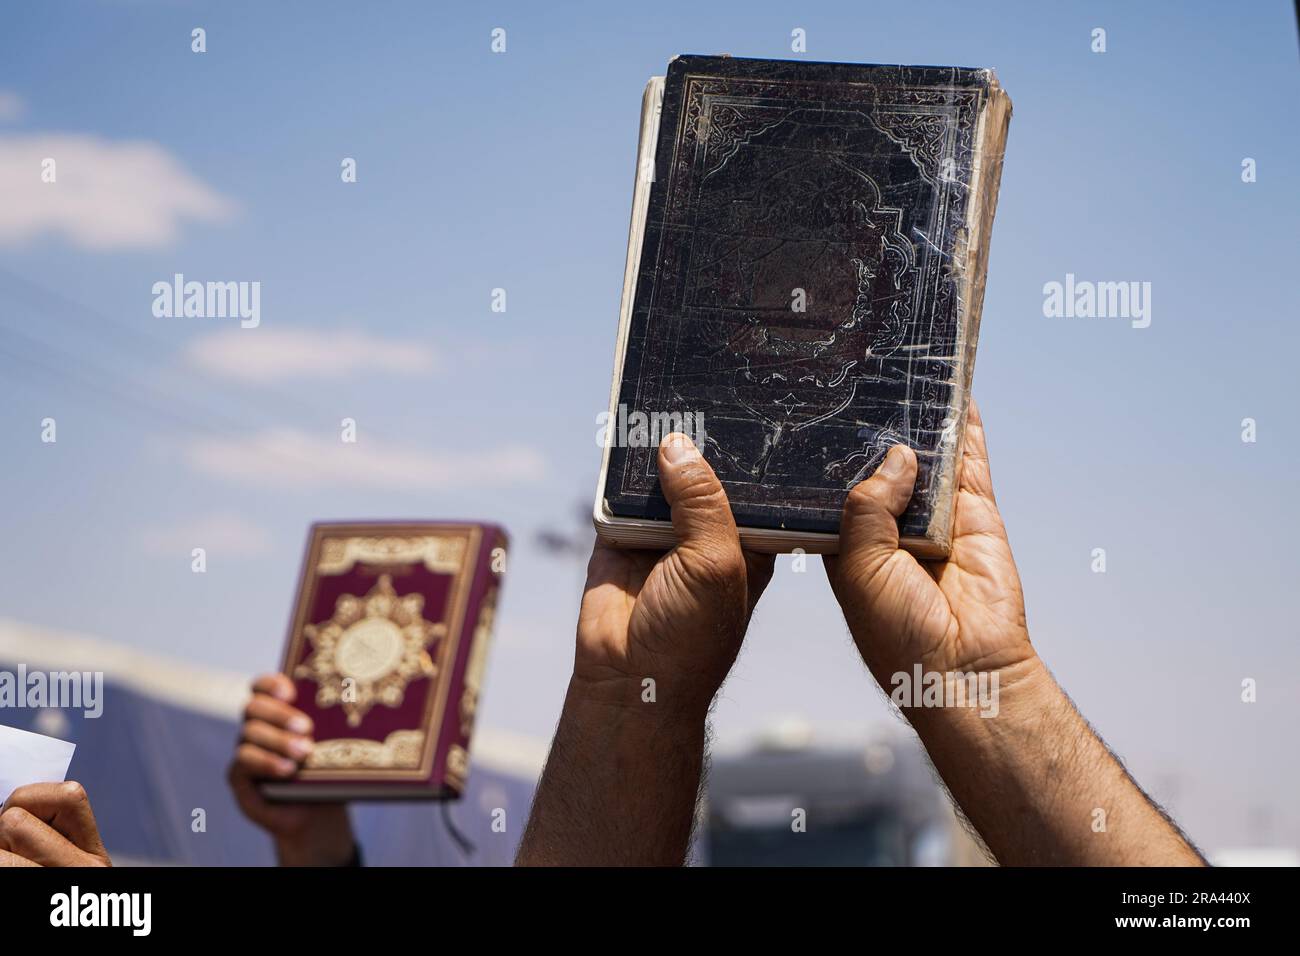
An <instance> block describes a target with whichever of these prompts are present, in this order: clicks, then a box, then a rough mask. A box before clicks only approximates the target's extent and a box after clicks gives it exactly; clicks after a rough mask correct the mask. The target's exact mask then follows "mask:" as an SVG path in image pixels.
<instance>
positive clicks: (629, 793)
mask: <svg viewBox="0 0 1300 956" xmlns="http://www.w3.org/2000/svg"><path fill="white" fill-rule="evenodd" d="M706 718H707V710H705V709H700V708H698V707H692V708H687V709H684V710H674V709H669V708H668V707H666V706H665V705H664V704H661V703H643V702H642V701H641V699H640V696H639V694H638V693H637V689H636V688H635V687H631V686H629V687H627V688H626V689H624V688H610V687H603V688H600V689H599V691H598V692H592V690H591V689H590V688H586V687H584V686H583V685H582V684H581V683H580V682H578V681H572V682H570V684H569V691H568V695H567V696H566V698H565V702H564V711H563V713H562V714H561V716H560V723H559V727H558V728H557V729H556V733H555V741H554V743H553V744H552V745H551V753H550V757H549V758H548V759H547V761H546V769H545V770H544V771H543V772H542V778H541V780H540V781H539V783H538V786H537V793H536V795H535V796H534V798H533V808H532V812H531V814H530V816H529V820H528V826H527V828H526V829H525V831H524V837H523V841H522V842H521V844H520V847H519V854H518V857H517V859H516V863H517V864H519V865H521V866H538V865H551V866H555V865H558V866H620V865H622V866H626V865H641V866H680V865H681V864H682V863H683V862H685V860H686V854H687V851H688V849H689V847H690V840H691V831H692V828H693V826H694V819H695V806H696V800H697V797H698V794H699V788H700V775H701V772H702V769H703V765H704V745H705V723H706Z"/></svg>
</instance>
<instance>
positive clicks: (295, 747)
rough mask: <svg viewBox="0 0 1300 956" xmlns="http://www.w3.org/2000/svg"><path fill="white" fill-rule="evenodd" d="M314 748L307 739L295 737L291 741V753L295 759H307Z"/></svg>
mask: <svg viewBox="0 0 1300 956" xmlns="http://www.w3.org/2000/svg"><path fill="white" fill-rule="evenodd" d="M314 746H315V745H314V744H312V742H311V741H310V740H308V739H307V738H306V737H295V738H294V739H293V740H291V741H289V753H291V754H293V755H294V756H295V757H305V756H307V755H308V754H309V753H311V752H312V749H313V747H314Z"/></svg>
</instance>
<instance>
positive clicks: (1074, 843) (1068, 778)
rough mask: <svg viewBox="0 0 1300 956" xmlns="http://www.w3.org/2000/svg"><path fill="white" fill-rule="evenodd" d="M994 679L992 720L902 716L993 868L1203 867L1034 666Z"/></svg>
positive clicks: (922, 713)
mask: <svg viewBox="0 0 1300 956" xmlns="http://www.w3.org/2000/svg"><path fill="white" fill-rule="evenodd" d="M1000 676H1001V683H1000V689H999V694H1000V701H999V709H998V713H997V716H995V717H991V718H983V717H981V716H979V713H978V712H977V711H975V710H972V709H968V708H939V709H931V710H923V709H922V710H914V711H911V712H909V715H908V716H909V719H911V721H912V723H913V726H915V727H916V729H917V732H918V733H919V734H920V736H921V739H922V741H923V742H924V743H925V746H926V749H927V751H929V754H930V758H931V759H932V760H933V762H934V765H935V767H936V769H937V770H938V771H939V774H940V776H942V777H943V780H944V782H945V783H946V784H947V786H948V789H949V791H950V792H951V793H952V796H953V798H954V799H955V800H956V801H957V803H958V804H959V805H960V807H961V809H962V811H963V812H964V813H965V815H966V818H967V819H968V820H969V821H970V822H971V824H972V825H973V826H974V827H975V829H976V830H977V831H978V832H979V834H980V836H981V837H982V838H983V839H984V842H985V844H986V845H987V846H988V848H989V850H990V851H991V852H992V853H993V855H994V856H995V857H996V858H997V860H998V861H999V862H1000V863H1002V864H1004V865H1020V866H1026V865H1042V864H1054V865H1076V866H1147V865H1162V866H1179V865H1192V866H1194V865H1203V864H1204V862H1205V861H1204V859H1203V858H1202V857H1201V856H1200V854H1199V853H1197V851H1196V850H1195V848H1194V847H1192V846H1191V844H1190V843H1188V841H1187V840H1186V839H1185V838H1184V837H1183V836H1182V834H1181V833H1180V832H1179V831H1178V829H1177V827H1175V826H1174V825H1173V824H1172V823H1171V822H1170V821H1169V820H1168V819H1167V818H1166V817H1165V816H1164V814H1163V813H1162V812H1161V811H1160V810H1159V809H1158V808H1157V807H1156V806H1155V805H1154V804H1153V803H1152V802H1151V801H1150V800H1149V799H1148V798H1147V796H1146V794H1144V793H1143V792H1142V790H1141V788H1139V787H1138V785H1137V784H1136V783H1135V782H1134V781H1133V779H1132V778H1131V777H1130V776H1129V775H1128V773H1127V772H1126V771H1125V770H1124V767H1123V766H1122V765H1121V764H1120V762H1119V761H1118V760H1117V759H1116V758H1115V756H1114V755H1113V754H1112V753H1111V752H1110V751H1109V750H1108V749H1107V747H1106V745H1105V744H1104V743H1103V742H1102V741H1101V740H1100V739H1099V738H1098V737H1097V735H1096V734H1095V733H1094V732H1093V730H1092V728H1091V727H1089V726H1088V723H1087V722H1086V721H1085V720H1084V719H1083V718H1082V716H1080V714H1079V713H1078V711H1077V710H1075V708H1074V705H1073V704H1072V703H1071V702H1070V700H1069V698H1068V697H1066V695H1065V693H1064V692H1063V691H1062V690H1061V688H1060V687H1059V686H1058V685H1057V683H1056V681H1055V680H1054V679H1053V678H1052V675H1051V674H1050V673H1048V671H1047V669H1046V667H1045V666H1044V665H1043V664H1042V662H1041V661H1040V660H1038V658H1036V657H1035V658H1032V659H1030V660H1028V661H1026V662H1024V663H1022V664H1018V665H1016V666H1015V667H1014V668H1010V669H1009V671H1008V672H1007V673H1004V674H1002V675H1000Z"/></svg>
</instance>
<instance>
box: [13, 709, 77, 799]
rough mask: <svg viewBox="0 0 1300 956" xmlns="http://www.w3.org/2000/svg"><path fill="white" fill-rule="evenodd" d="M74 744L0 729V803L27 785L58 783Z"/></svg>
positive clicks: (53, 738)
mask: <svg viewBox="0 0 1300 956" xmlns="http://www.w3.org/2000/svg"><path fill="white" fill-rule="evenodd" d="M76 749H77V745H76V744H70V743H68V742H67V741H66V740H59V739H58V738H57V737H46V736H44V735H43V734H33V733H30V732H28V731H26V730H18V729H17V728H15V727H4V726H0V802H3V801H4V800H8V799H9V794H11V793H13V792H14V791H15V790H17V789H18V788H19V787H22V786H26V785H27V784H29V783H62V782H63V780H64V778H65V777H67V775H68V764H70V763H71V762H72V752H73V751H74V750H76Z"/></svg>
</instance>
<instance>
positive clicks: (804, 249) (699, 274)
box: [604, 56, 1009, 549]
mask: <svg viewBox="0 0 1300 956" xmlns="http://www.w3.org/2000/svg"><path fill="white" fill-rule="evenodd" d="M998 98H1000V100H1001V101H1002V103H1003V105H1004V108H1003V109H1001V110H1000V111H998V113H997V115H996V117H995V119H994V124H995V125H996V126H998V127H1000V128H999V129H994V130H993V131H992V133H991V135H990V136H988V137H986V138H985V140H984V141H982V142H984V144H985V145H984V146H983V147H981V141H980V140H979V138H978V133H977V124H978V123H979V122H980V119H981V116H982V114H983V113H984V112H985V111H986V108H987V107H988V105H989V103H990V102H991V101H992V100H994V99H998ZM1008 115H1009V101H1008V100H1006V97H1005V94H1004V93H1002V91H1001V89H1000V87H998V86H997V81H996V79H995V78H994V76H993V74H992V72H991V71H988V70H976V69H963V68H949V67H897V66H862V65H852V64H833V63H806V62H786V61H771V60H747V59H738V58H730V57H699V56H682V57H678V58H676V59H675V60H673V61H672V63H671V64H670V65H669V69H668V72H667V78H666V83H665V87H664V98H663V107H662V119H661V123H660V126H659V134H658V140H657V143H656V146H655V166H654V169H655V176H654V182H653V185H652V187H651V190H650V198H649V208H648V213H647V222H646V229H645V241H644V245H643V248H642V255H641V260H640V265H639V270H638V273H637V281H636V290H635V297H634V300H633V307H632V310H631V316H630V325H629V328H628V335H627V349H626V352H625V354H624V361H623V370H622V379H621V384H620V385H619V395H618V403H619V404H620V405H622V406H624V407H625V408H626V409H627V410H629V411H634V410H635V411H642V412H644V413H648V414H660V413H693V414H695V415H697V416H699V415H702V416H703V425H704V431H705V436H706V437H705V440H704V441H703V443H702V444H703V449H704V453H705V455H706V457H707V458H708V460H709V462H710V463H711V464H712V465H713V467H714V469H715V470H716V471H717V473H718V475H719V477H720V478H721V480H722V482H723V484H724V486H725V487H726V490H727V494H728V496H729V498H730V501H731V506H732V509H733V511H734V512H735V515H736V520H737V523H738V524H739V525H741V526H748V527H753V528H764V529H777V528H784V529H790V530H798V531H812V532H830V533H835V532H837V531H838V529H839V518H840V511H841V509H842V506H843V502H844V497H845V494H846V493H847V491H848V489H849V488H851V487H852V486H853V485H854V484H855V483H856V482H858V481H861V480H862V479H864V478H866V477H868V476H869V475H870V474H871V473H872V472H873V471H874V470H875V468H876V466H877V465H878V464H879V462H880V461H881V460H882V459H883V457H884V455H885V453H886V451H887V450H888V448H889V446H890V445H892V444H894V443H896V442H907V443H908V444H910V445H911V446H912V447H913V448H914V449H915V450H916V452H917V456H918V459H919V462H920V472H919V475H918V478H917V486H916V493H915V494H914V496H913V499H912V503H911V505H910V506H909V508H908V510H907V512H906V513H905V514H904V515H903V517H902V518H901V519H900V531H901V533H902V534H903V535H904V536H914V537H917V538H927V537H928V538H936V537H942V534H943V533H946V531H947V528H946V525H947V513H948V511H950V503H951V502H950V496H951V495H952V493H953V492H952V489H953V487H954V484H955V483H954V481H953V472H952V469H953V466H954V459H955V457H956V455H957V454H958V452H959V449H960V432H961V429H962V428H963V427H964V422H965V410H966V390H967V388H968V386H969V376H970V370H971V364H972V363H973V360H974V340H975V331H976V328H977V324H978V312H979V301H978V299H982V295H983V270H984V264H985V261H986V259H985V255H984V252H983V250H984V247H986V245H987V232H988V228H989V226H990V225H991V220H992V206H993V203H994V201H995V199H996V193H997V181H998V171H999V170H1000V166H1001V151H1002V142H1003V137H1004V136H1005V128H1006V120H1007V116H1008ZM989 144H991V145H989ZM981 157H982V158H981ZM981 165H982V166H983V170H981V169H980V166H981ZM980 189H983V190H984V192H985V199H984V201H983V204H982V211H981V212H979V213H978V214H977V217H976V218H978V219H979V220H980V222H976V223H972V222H970V221H968V217H970V216H971V215H972V207H973V206H976V205H979V204H978V203H975V202H974V200H973V199H972V197H973V195H974V194H975V193H976V192H978V191H979V190H980ZM972 236H975V237H976V239H975V241H974V242H973V241H972ZM976 246H978V247H979V251H978V252H977V253H975V254H972V249H973V248H974V247H976ZM972 273H978V274H977V275H972ZM963 296H965V297H966V298H967V299H968V300H969V299H972V298H974V299H976V301H974V302H969V301H968V303H967V305H968V307H967V308H962V307H961V302H962V298H963ZM972 306H973V308H972ZM801 307H802V311H801V310H800V308H801ZM604 493H605V500H606V503H607V507H608V509H609V511H610V512H611V513H612V514H613V515H614V516H619V517H640V518H666V517H667V515H668V509H667V504H666V502H665V501H664V499H663V497H662V495H661V493H660V491H659V487H658V478H657V474H656V468H655V448H654V447H633V448H626V447H615V448H613V449H612V450H611V453H610V460H609V468H608V472H607V478H606V484H605V489H604ZM940 512H942V517H943V519H944V520H943V524H944V525H945V527H944V528H943V529H941V533H940V534H936V532H935V530H934V526H935V525H936V524H937V523H938V522H936V520H935V519H936V514H938V513H940ZM942 547H943V548H945V549H946V543H945V544H943V545H942Z"/></svg>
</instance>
